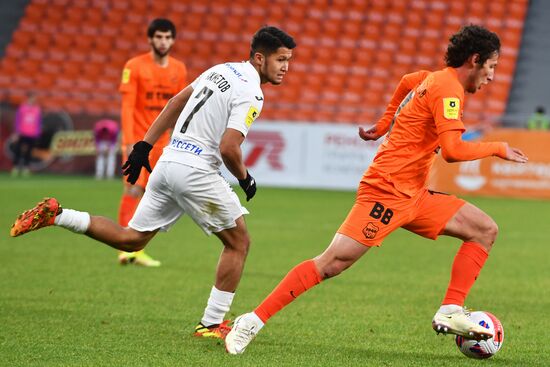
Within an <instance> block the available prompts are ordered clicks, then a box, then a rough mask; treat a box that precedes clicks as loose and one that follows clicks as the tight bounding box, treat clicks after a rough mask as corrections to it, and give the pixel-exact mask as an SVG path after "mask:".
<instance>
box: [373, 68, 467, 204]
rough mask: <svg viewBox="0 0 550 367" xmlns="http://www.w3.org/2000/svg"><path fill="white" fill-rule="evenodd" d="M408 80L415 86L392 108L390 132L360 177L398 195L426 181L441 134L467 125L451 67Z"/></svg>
mask: <svg viewBox="0 0 550 367" xmlns="http://www.w3.org/2000/svg"><path fill="white" fill-rule="evenodd" d="M404 79H405V78H404ZM402 82H403V81H402ZM408 83H409V85H415V86H414V87H413V88H412V90H411V91H410V92H409V93H408V94H407V95H406V97H405V99H404V100H403V101H402V102H401V105H400V106H399V107H398V108H397V109H396V110H397V113H398V115H397V116H396V117H395V118H394V119H393V125H392V126H391V127H390V132H389V133H388V135H387V136H386V139H385V140H384V142H383V143H382V145H381V146H380V148H379V150H378V153H377V154H376V156H375V158H374V161H373V163H372V165H371V166H370V167H369V169H368V170H367V171H366V172H365V174H364V175H363V179H362V181H363V182H366V183H368V184H370V185H373V186H376V187H378V188H379V189H382V190H384V191H386V192H389V193H393V194H395V195H398V196H406V197H413V196H415V195H416V194H417V193H418V192H419V191H420V190H422V189H423V188H424V187H425V186H426V181H427V179H428V174H429V171H430V168H431V166H432V164H433V161H434V159H435V155H436V153H437V151H438V150H439V145H440V141H439V135H440V134H442V133H443V132H445V131H449V130H459V131H464V130H465V129H464V124H463V123H462V111H463V106H464V88H463V87H462V84H460V82H459V80H458V77H457V73H456V70H455V69H454V68H450V67H448V68H445V69H443V70H440V71H436V72H433V73H426V72H418V73H414V74H411V77H410V80H408ZM398 90H399V88H398ZM390 107H391V106H388V108H390Z"/></svg>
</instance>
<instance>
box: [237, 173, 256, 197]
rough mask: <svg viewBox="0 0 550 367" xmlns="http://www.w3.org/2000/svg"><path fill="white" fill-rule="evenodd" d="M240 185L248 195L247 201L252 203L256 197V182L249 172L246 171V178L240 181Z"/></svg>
mask: <svg viewBox="0 0 550 367" xmlns="http://www.w3.org/2000/svg"><path fill="white" fill-rule="evenodd" d="M239 185H241V188H242V189H243V191H244V192H245V193H246V201H250V199H252V198H253V197H254V195H256V180H255V179H254V177H252V176H250V173H248V171H246V178H245V179H244V180H239Z"/></svg>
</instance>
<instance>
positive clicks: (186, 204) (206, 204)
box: [128, 161, 248, 235]
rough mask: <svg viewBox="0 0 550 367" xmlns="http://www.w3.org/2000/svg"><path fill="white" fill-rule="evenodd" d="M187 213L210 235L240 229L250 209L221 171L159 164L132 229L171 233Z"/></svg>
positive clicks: (135, 215) (148, 185)
mask: <svg viewBox="0 0 550 367" xmlns="http://www.w3.org/2000/svg"><path fill="white" fill-rule="evenodd" d="M183 214H188V215H189V216H190V217H191V218H193V220H194V221H195V223H197V224H198V225H199V227H201V228H202V230H203V231H204V232H205V233H206V234H207V235H210V234H212V233H217V232H220V231H222V230H224V229H229V228H233V227H236V226H237V224H236V223H235V221H236V220H237V219H238V218H239V217H241V216H243V215H244V214H248V210H246V208H245V207H243V206H241V203H240V201H239V198H238V197H237V194H235V192H234V191H233V189H232V188H231V186H229V184H228V183H227V181H226V180H225V179H224V178H223V177H222V175H221V174H219V173H218V172H211V171H204V170H201V169H198V168H195V167H191V166H187V165H185V164H181V163H176V162H164V161H161V162H158V163H157V165H156V166H155V169H154V170H153V173H152V174H151V177H149V182H148V183H147V187H146V188H145V194H144V195H143V197H142V198H141V201H140V202H139V205H138V207H137V209H136V212H135V214H134V216H133V218H132V220H130V223H128V226H129V227H130V228H133V229H135V230H137V231H140V232H148V231H154V230H157V229H160V230H161V231H167V230H168V229H169V228H170V227H171V226H172V225H173V224H174V223H175V222H176V221H177V220H178V219H179V217H181V216H182V215H183Z"/></svg>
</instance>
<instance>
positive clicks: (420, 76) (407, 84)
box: [376, 70, 430, 133]
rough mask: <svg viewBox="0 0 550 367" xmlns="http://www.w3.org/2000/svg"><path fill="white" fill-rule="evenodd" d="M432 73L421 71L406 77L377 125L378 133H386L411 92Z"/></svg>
mask: <svg viewBox="0 0 550 367" xmlns="http://www.w3.org/2000/svg"><path fill="white" fill-rule="evenodd" d="M429 73H430V72H429V71H427V70H420V71H417V72H414V73H410V74H406V75H404V76H403V77H402V78H401V80H400V82H399V84H398V85H397V88H395V91H394V92H393V95H392V98H391V100H390V103H389V104H388V106H387V107H386V111H385V112H384V115H383V116H382V117H381V118H380V120H378V122H377V123H376V128H377V131H381V132H384V133H386V132H387V131H388V129H389V127H390V124H391V122H392V120H393V118H394V116H395V113H396V112H397V109H398V108H399V106H400V105H401V102H402V101H403V99H405V97H406V96H407V94H409V92H410V91H411V90H412V89H413V88H414V87H416V86H417V85H418V84H419V83H420V82H421V81H423V80H424V79H425V78H426V76H427V75H428V74H429Z"/></svg>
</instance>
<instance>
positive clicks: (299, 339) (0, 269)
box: [0, 175, 550, 366]
mask: <svg viewBox="0 0 550 367" xmlns="http://www.w3.org/2000/svg"><path fill="white" fill-rule="evenodd" d="M237 191H238V194H239V195H241V197H242V193H241V192H240V190H237ZM120 193H121V184H120V182H119V181H112V182H97V181H94V180H93V179H90V178H82V177H55V176H34V177H32V178H30V179H27V180H23V179H10V178H9V177H8V176H7V175H2V176H0V195H1V202H2V210H1V212H0V228H3V235H2V236H1V237H0V238H1V240H0V241H1V243H0V251H1V252H0V279H1V281H0V365H6V366H33V365H35V366H100V365H101V366H109V365H113V366H114V365H116V366H135V365H148V366H157V365H158V366H163V365H164V366H168V365H170V366H175V365H180V366H196V365H204V364H205V363H206V364H207V365H213V366H352V365H362V366H470V365H471V366H474V365H479V364H480V363H484V364H486V365H491V366H536V365H538V366H547V365H550V347H549V343H548V330H549V329H550V320H549V318H548V310H550V297H549V296H550V295H549V289H550V278H549V277H548V259H549V252H550V250H549V247H548V237H549V236H548V207H549V205H550V203H549V202H545V201H527V200H511V199H489V198H485V199H480V198H470V201H471V202H472V203H474V204H476V205H477V206H479V207H480V208H482V209H483V210H485V211H486V212H487V213H489V214H490V215H491V216H493V218H494V219H495V220H496V221H497V223H498V224H499V226H500V235H499V238H498V239H497V243H496V245H495V248H494V250H493V252H492V253H491V256H490V257H489V260H488V261H487V263H486V266H485V268H484V270H483V271H482V273H481V276H480V278H479V280H478V282H477V283H476V285H475V286H474V288H473V289H472V292H471V294H470V297H469V299H468V300H467V301H468V302H467V305H469V306H471V307H473V308H477V309H481V310H487V311H490V312H492V313H494V314H495V315H497V317H499V318H500V320H501V321H502V323H503V325H504V328H505V341H504V347H503V349H502V350H501V351H500V352H499V353H498V354H497V355H496V356H495V357H493V358H492V359H490V360H488V361H476V360H469V359H467V358H466V357H465V356H463V355H462V354H461V353H460V352H459V350H458V349H457V348H456V346H455V345H454V338H453V337H451V336H447V337H443V336H436V335H435V333H434V332H433V331H432V330H431V325H430V321H431V317H432V316H433V313H434V312H435V310H436V309H437V307H438V305H439V302H440V300H441V298H442V297H443V293H444V291H445V288H446V286H447V282H448V277H449V270H450V265H451V262H452V259H453V257H454V254H455V252H456V250H457V248H458V246H459V244H460V242H459V241H458V240H455V239H451V238H444V237H442V238H440V239H439V240H438V241H436V242H433V241H429V240H426V239H423V238H420V237H418V236H415V235H413V234H410V233H408V232H407V231H405V230H398V231H397V232H395V233H394V234H392V235H391V236H390V237H389V238H388V239H387V240H386V242H385V243H384V245H383V246H382V247H381V248H380V249H374V250H371V251H370V252H369V253H367V254H366V255H365V256H364V257H363V259H361V260H360V261H359V262H358V263H357V264H355V266H353V267H352V268H351V269H349V270H348V271H346V272H345V273H344V274H342V275H341V276H339V277H337V278H335V279H331V280H329V281H327V282H325V283H323V284H321V285H320V286H318V287H316V288H314V289H312V290H310V291H309V292H307V293H306V294H304V295H303V296H301V297H300V298H299V299H298V300H297V301H296V302H294V303H293V304H291V305H290V306H288V307H287V308H286V309H284V310H283V312H281V313H280V314H278V315H277V316H276V317H274V318H273V319H272V320H271V321H270V323H269V324H268V325H267V326H266V327H265V328H264V329H263V330H262V332H261V333H260V334H259V336H258V337H257V339H256V340H255V341H254V342H253V343H252V344H251V345H250V347H249V348H248V350H247V352H246V353H245V354H244V355H241V356H230V355H228V354H226V353H225V351H224V348H223V345H222V344H221V343H218V342H216V341H212V340H200V339H197V338H194V337H193V336H192V330H193V328H194V326H195V325H196V323H197V322H198V321H199V319H200V317H201V315H202V312H203V309H204V307H205V303H206V299H207V297H208V294H209V291H210V287H211V286H212V284H213V278H214V268H215V266H216V262H217V259H218V256H219V252H220V250H221V245H220V244H219V243H218V240H217V238H215V237H210V238H207V237H206V236H204V234H203V233H202V232H201V231H200V229H198V227H196V226H195V225H194V223H192V222H191V220H190V219H189V218H188V217H184V218H182V219H181V220H180V221H179V222H178V223H177V224H176V225H175V227H173V229H172V230H171V231H170V232H168V233H161V234H159V235H158V236H157V237H156V238H155V239H154V240H153V241H152V242H151V243H150V244H149V246H148V248H147V250H148V252H149V253H150V254H151V255H153V256H154V257H155V258H158V259H160V260H161V261H162V262H163V264H162V267H161V268H158V269H146V268H138V267H135V266H127V267H121V266H119V265H117V262H116V252H115V250H113V249H111V248H109V247H107V246H104V245H101V244H98V243H96V242H94V241H93V240H91V239H89V238H88V237H86V236H82V235H75V234H72V233H71V232H69V231H66V230H63V229H61V228H47V229H43V230H40V231H38V232H34V233H30V234H27V235H25V236H23V237H19V238H15V239H13V238H10V237H9V234H8V233H9V228H10V226H11V224H12V222H13V220H14V219H15V217H16V215H17V214H19V212H21V211H22V210H25V209H27V208H29V207H31V206H33V205H34V204H35V203H36V202H38V201H39V200H40V199H42V197H44V196H50V195H51V196H55V197H57V198H58V199H59V201H60V202H61V203H62V205H63V206H65V207H67V208H74V209H79V210H86V211H90V212H92V213H93V214H100V215H106V216H108V217H111V218H116V217H117V210H118V203H119V199H120ZM353 199H354V193H352V192H331V191H309V190H286V189H269V188H264V187H261V186H260V188H259V190H258V194H257V196H256V197H255V198H254V200H252V201H251V202H250V203H247V204H246V206H247V207H248V208H249V210H250V211H251V213H252V214H251V215H249V216H248V217H247V223H248V226H249V229H250V232H251V236H252V241H253V242H252V248H251V251H250V254H249V258H248V262H247V265H246V268H245V273H244V276H243V279H242V281H241V284H240V287H239V290H238V292H237V295H236V298H235V300H234V303H233V308H232V310H231V313H230V314H229V317H231V318H232V319H233V318H234V317H235V316H236V315H239V314H241V313H243V312H247V311H249V310H251V309H252V308H253V307H255V306H256V305H257V304H258V303H259V302H260V301H261V300H262V299H263V298H264V297H265V296H266V295H267V294H268V293H269V292H270V291H271V289H272V288H273V287H274V286H275V285H276V284H277V283H278V282H279V281H280V279H281V278H282V277H283V276H284V275H285V274H286V272H287V271H288V270H289V269H290V268H291V267H293V266H294V265H295V264H297V263H298V262H301V261H302V260H304V259H307V258H311V257H313V256H314V255H317V254H319V253H320V252H321V251H323V250H324V249H325V247H326V246H327V244H328V243H329V241H330V239H331V238H332V236H333V234H334V232H335V231H336V229H337V228H338V226H339V225H340V223H341V222H342V220H343V219H344V217H345V216H346V214H347V211H348V210H349V208H350V207H351V204H352V203H353Z"/></svg>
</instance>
